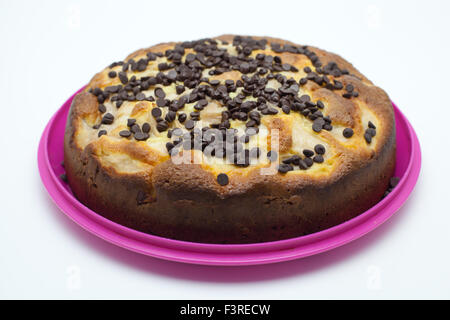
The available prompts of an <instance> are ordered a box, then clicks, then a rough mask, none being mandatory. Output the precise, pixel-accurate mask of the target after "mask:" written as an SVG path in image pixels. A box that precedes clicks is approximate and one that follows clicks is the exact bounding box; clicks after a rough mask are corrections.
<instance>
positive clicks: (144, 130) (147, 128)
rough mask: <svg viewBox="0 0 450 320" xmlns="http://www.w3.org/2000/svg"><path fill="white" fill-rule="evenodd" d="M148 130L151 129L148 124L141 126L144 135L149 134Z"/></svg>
mask: <svg viewBox="0 0 450 320" xmlns="http://www.w3.org/2000/svg"><path fill="white" fill-rule="evenodd" d="M150 129H151V127H150V124H149V123H148V122H145V123H144V124H143V125H142V132H144V133H149V132H150Z"/></svg>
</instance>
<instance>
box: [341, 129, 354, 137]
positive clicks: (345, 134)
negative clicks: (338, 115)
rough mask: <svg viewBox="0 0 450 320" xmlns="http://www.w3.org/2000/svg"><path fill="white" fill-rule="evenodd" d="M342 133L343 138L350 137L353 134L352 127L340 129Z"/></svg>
mask: <svg viewBox="0 0 450 320" xmlns="http://www.w3.org/2000/svg"><path fill="white" fill-rule="evenodd" d="M342 135H343V136H344V137H345V138H347V139H348V138H351V137H352V136H353V129H352V128H345V129H344V130H343V131H342Z"/></svg>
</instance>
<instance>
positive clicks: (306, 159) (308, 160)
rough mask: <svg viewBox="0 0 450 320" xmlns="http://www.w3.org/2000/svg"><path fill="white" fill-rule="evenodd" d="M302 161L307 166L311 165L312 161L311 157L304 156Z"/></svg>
mask: <svg viewBox="0 0 450 320" xmlns="http://www.w3.org/2000/svg"><path fill="white" fill-rule="evenodd" d="M303 162H304V163H306V165H307V166H308V167H311V166H312V165H313V163H314V161H313V159H311V158H305V159H303Z"/></svg>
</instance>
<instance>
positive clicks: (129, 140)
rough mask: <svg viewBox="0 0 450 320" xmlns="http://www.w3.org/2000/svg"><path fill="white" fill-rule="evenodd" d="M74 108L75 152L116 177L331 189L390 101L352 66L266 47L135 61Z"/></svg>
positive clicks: (104, 75)
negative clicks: (201, 176) (164, 174)
mask: <svg viewBox="0 0 450 320" xmlns="http://www.w3.org/2000/svg"><path fill="white" fill-rule="evenodd" d="M72 109H73V110H72V112H73V114H74V123H73V126H74V128H75V129H74V142H75V144H76V146H77V147H78V148H80V149H81V150H84V149H86V148H87V147H89V150H90V152H91V153H92V154H94V155H95V156H96V157H97V158H98V159H100V160H99V161H101V163H102V164H103V165H104V166H105V167H108V168H110V169H111V170H114V171H115V172H116V173H119V174H148V173H151V172H152V171H153V170H154V168H155V167H156V166H158V165H162V164H163V163H166V162H168V160H171V162H172V164H170V165H169V164H166V165H165V166H166V170H170V168H172V169H173V168H174V167H173V166H178V165H181V164H191V163H194V164H196V165H197V166H198V167H199V168H201V169H202V170H203V171H205V172H209V173H212V174H213V175H214V177H216V183H217V185H218V186H219V187H224V188H226V186H228V187H231V186H230V185H233V183H231V182H232V181H233V180H235V181H240V182H239V183H241V181H242V179H246V178H249V177H251V179H254V177H255V176H256V175H263V176H265V175H276V176H282V177H283V178H290V179H292V178H295V179H298V177H302V178H301V179H303V180H305V181H311V180H314V179H317V180H320V179H322V178H323V177H328V178H329V177H330V176H335V178H337V177H338V176H339V175H342V174H345V171H346V170H347V169H348V168H350V167H351V166H353V165H361V164H362V163H364V162H365V161H367V160H369V159H371V158H372V157H374V155H376V154H377V152H379V150H380V149H381V147H382V145H383V143H384V142H385V140H386V139H387V137H388V136H389V133H390V132H391V130H394V128H393V127H394V124H393V122H394V121H393V112H392V106H391V104H390V100H389V98H388V96H387V95H386V94H385V93H384V91H383V90H381V89H380V88H378V87H376V86H374V85H373V84H372V83H371V82H370V81H369V80H368V79H367V78H366V77H365V76H363V75H362V74H361V73H359V72H358V71H357V70H356V69H355V68H354V67H353V66H352V65H351V64H350V63H348V62H347V61H345V60H344V59H342V58H341V57H339V56H337V55H335V54H332V53H329V52H326V51H323V50H320V49H317V48H313V47H307V46H299V45H295V44H293V43H291V42H287V41H284V40H280V39H273V38H267V37H247V36H231V35H225V36H220V37H217V38H213V39H202V40H198V41H190V42H181V43H164V44H159V45H156V46H153V47H150V48H148V49H141V50H138V51H136V52H134V53H133V54H131V55H130V56H128V57H127V58H126V59H125V60H123V61H119V62H115V63H113V64H111V65H110V66H108V67H107V68H105V69H104V70H103V71H101V72H99V73H98V74H96V75H95V76H94V77H93V79H92V80H91V81H90V83H89V84H88V85H87V87H86V88H85V90H84V91H83V93H81V94H79V95H78V96H77V97H76V98H75V100H74V104H73V107H72ZM236 183H237V182H236Z"/></svg>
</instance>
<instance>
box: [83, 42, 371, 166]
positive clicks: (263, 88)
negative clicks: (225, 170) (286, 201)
mask: <svg viewBox="0 0 450 320" xmlns="http://www.w3.org/2000/svg"><path fill="white" fill-rule="evenodd" d="M223 44H224V43H223V42H222V43H220V42H219V41H216V40H214V39H202V40H198V41H191V42H183V43H181V44H176V45H175V46H174V47H173V48H171V49H168V50H166V51H165V52H148V53H147V54H146V56H145V57H143V58H139V60H138V58H134V59H133V58H132V59H129V60H127V61H120V62H115V63H113V64H111V65H110V68H115V67H118V66H121V68H118V69H119V70H120V71H119V72H117V71H114V70H110V71H108V76H109V77H110V78H111V79H114V78H116V77H118V79H117V80H111V81H116V82H119V81H120V82H119V83H118V84H117V85H112V86H109V87H106V88H104V89H101V88H92V89H90V92H91V93H92V94H94V95H95V97H96V98H97V101H98V102H99V111H100V113H102V114H104V115H103V117H102V121H101V124H106V125H108V124H112V123H113V122H114V116H113V115H112V114H111V113H106V111H107V108H106V107H105V105H104V103H107V102H108V101H111V102H113V103H114V104H113V106H114V105H115V106H116V107H117V108H120V107H121V106H122V105H123V103H124V102H126V101H150V102H153V103H155V104H156V106H157V107H154V108H152V110H151V115H152V117H153V118H154V119H155V120H156V129H157V130H158V132H164V131H167V137H168V138H170V139H172V141H171V142H168V143H167V144H166V148H167V150H168V152H169V153H170V154H172V152H176V150H177V149H179V147H180V146H181V145H183V146H185V147H187V148H193V145H194V143H193V141H194V140H195V139H197V140H198V142H199V144H198V145H200V147H199V148H201V150H203V151H204V152H206V151H205V150H210V149H211V148H209V149H208V148H207V147H208V146H210V145H211V147H212V146H213V143H214V139H211V140H212V141H210V140H208V139H202V138H197V133H198V132H197V131H199V130H200V129H199V128H195V125H196V121H199V120H201V115H202V111H203V110H205V109H206V108H208V104H209V103H210V102H211V101H216V102H217V103H218V104H219V105H220V106H221V107H222V108H223V110H224V111H223V112H222V116H221V119H220V122H219V123H213V124H211V125H210V126H209V127H206V128H201V131H203V132H207V131H208V130H218V131H219V132H221V134H225V135H228V134H229V133H228V131H229V130H233V128H232V123H234V122H233V121H242V122H244V123H245V127H246V130H245V134H244V135H240V136H238V135H237V134H236V133H235V132H234V133H233V134H232V135H233V139H234V141H235V142H234V143H233V144H232V145H231V146H228V147H229V149H230V150H231V151H232V157H233V158H234V160H235V164H236V165H238V166H247V165H249V159H250V158H258V157H259V156H260V152H261V151H260V150H259V149H255V148H253V149H251V150H248V149H245V147H244V146H245V144H247V143H249V141H250V138H251V136H253V135H255V134H257V133H258V132H259V126H260V124H261V117H263V116H269V117H270V116H273V115H277V114H281V113H283V114H291V113H298V114H300V115H301V116H302V117H305V118H306V119H308V120H309V121H311V125H312V129H313V130H314V131H315V132H317V133H319V132H321V131H322V130H327V131H331V130H332V129H333V125H332V119H331V118H330V117H329V116H327V115H326V114H324V113H326V111H327V110H326V108H325V104H324V103H323V102H322V101H321V100H317V101H313V100H312V99H311V97H310V96H309V95H307V94H303V95H301V96H299V93H300V92H301V90H300V87H301V86H304V85H305V84H306V83H307V82H308V81H312V82H314V83H316V84H317V85H319V86H321V87H322V88H326V89H328V90H343V92H342V94H343V95H344V96H346V97H348V98H352V97H357V96H358V93H357V92H356V91H355V88H354V86H353V85H352V84H346V85H345V88H344V85H343V83H342V82H341V81H339V80H337V78H339V77H341V76H342V75H346V74H349V72H348V71H347V70H345V69H342V68H340V67H339V66H338V64H337V63H336V62H333V61H330V62H328V63H327V64H324V63H323V62H322V61H321V58H320V57H319V56H318V55H317V54H316V53H315V52H313V51H312V50H310V49H309V48H308V47H306V46H294V45H289V44H286V45H281V44H278V43H270V44H269V43H268V41H267V40H265V39H262V40H255V39H252V38H251V37H241V36H236V37H235V38H234V39H233V42H232V44H231V45H232V46H233V47H234V49H235V52H236V53H233V54H232V53H230V52H229V51H228V50H227V49H226V48H224V47H222V46H221V45H223ZM267 46H270V48H271V49H272V51H273V52H274V53H273V54H263V53H258V54H256V55H252V52H253V51H255V50H265V49H267ZM188 48H189V49H191V51H192V52H190V53H186V50H185V49H188ZM284 52H289V53H291V54H298V55H304V56H305V57H306V58H307V59H309V62H310V66H307V67H304V68H303V72H305V73H306V76H305V77H303V78H301V79H300V80H299V81H298V82H297V81H296V80H294V78H292V77H291V78H290V77H289V76H286V75H285V74H283V72H292V73H296V72H299V70H298V69H297V68H296V67H295V66H293V65H291V64H289V63H287V61H283V58H282V57H281V56H278V55H277V54H279V53H284ZM161 58H165V59H166V60H167V61H161V60H160V59H161ZM153 61H154V62H153ZM149 64H153V65H157V67H158V70H159V72H158V73H156V74H152V75H151V76H143V75H140V74H139V72H144V71H145V70H147V68H148V66H149ZM204 71H207V72H206V73H205V72H204ZM230 71H235V72H240V73H241V78H240V79H238V80H232V79H226V78H225V79H223V80H218V79H213V78H211V77H212V76H216V75H221V74H223V73H226V72H230ZM270 80H274V81H277V82H278V83H279V85H280V87H279V88H277V89H275V88H272V87H269V86H268V82H269V81H270ZM171 85H173V86H174V87H175V91H176V94H177V95H178V96H177V97H175V98H172V95H171V94H170V95H166V92H165V89H164V88H165V87H167V86H171ZM147 90H150V91H147ZM151 90H153V91H151ZM149 92H153V96H152V95H151V94H149ZM167 92H168V91H167ZM249 98H252V99H249ZM186 104H194V105H193V108H194V109H195V111H194V112H183V108H184V107H185V105H186ZM163 108H167V109H166V110H165V111H164V112H163V110H162V109H163ZM163 114H164V115H165V116H164V117H163V116H162V115H163ZM176 120H178V122H179V123H183V124H184V127H185V129H186V130H189V132H188V135H189V141H188V140H187V139H185V138H184V137H183V133H182V132H183V130H182V129H180V128H173V126H174V124H176V123H177V121H176ZM99 126H100V125H98V127H97V128H96V129H98V128H99ZM127 126H128V128H129V131H128V130H123V131H121V132H120V133H119V135H120V136H123V137H130V136H131V135H134V138H135V139H136V140H138V141H145V140H147V139H148V138H149V133H150V129H151V128H150V124H149V123H143V124H142V127H140V126H139V125H138V124H137V123H136V120H135V119H131V118H130V119H128V121H127ZM175 130H179V131H181V133H180V134H178V133H179V132H178V131H177V134H175ZM349 130H352V129H350V128H346V129H345V130H344V131H343V135H344V136H345V137H350V136H351V135H349V134H350V133H349ZM103 131H105V130H103ZM351 132H352V134H353V131H351ZM365 133H366V134H365V135H367V136H371V137H373V136H375V134H376V128H375V127H374V126H373V124H371V123H369V128H368V129H367V130H366V132H365ZM99 134H100V132H99ZM105 134H106V131H105ZM197 140H196V141H197ZM366 140H367V139H366ZM187 141H188V142H187ZM225 149H226V148H224V149H220V150H215V151H214V152H213V154H212V155H214V156H216V157H223V155H224V151H226V150H225ZM314 150H315V153H316V155H315V156H314V152H313V151H312V150H309V149H305V150H304V151H303V155H293V156H291V157H290V158H289V159H285V160H284V161H288V162H289V163H283V165H282V166H280V168H279V170H280V172H284V171H286V170H287V171H290V170H293V167H295V168H297V167H298V168H299V169H301V170H306V169H308V168H309V167H311V166H312V165H313V162H317V163H319V162H320V160H321V158H322V162H323V157H322V156H321V155H323V154H324V153H325V148H324V147H323V146H321V145H317V146H316V147H315V148H314ZM267 156H268V158H269V159H270V160H271V161H276V160H277V158H278V154H277V153H276V152H275V151H270V152H269V153H268V155H267ZM303 156H304V157H303ZM313 156H314V158H313ZM313 159H314V160H313ZM291 167H292V169H291ZM287 171H286V172H287Z"/></svg>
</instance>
